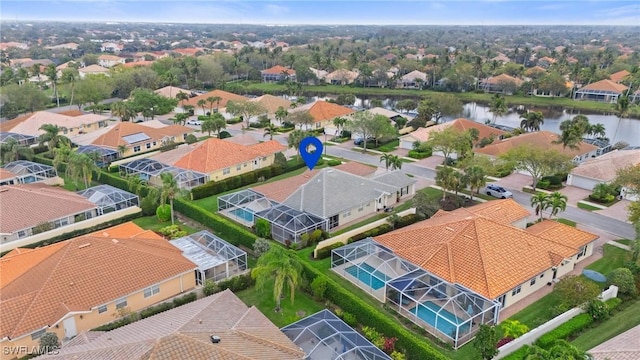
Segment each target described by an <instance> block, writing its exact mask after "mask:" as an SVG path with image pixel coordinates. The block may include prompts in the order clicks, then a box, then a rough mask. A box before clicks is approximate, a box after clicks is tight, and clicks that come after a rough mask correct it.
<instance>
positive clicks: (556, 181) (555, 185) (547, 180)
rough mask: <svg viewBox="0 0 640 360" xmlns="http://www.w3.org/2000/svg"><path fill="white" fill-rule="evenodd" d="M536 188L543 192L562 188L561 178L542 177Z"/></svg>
mask: <svg viewBox="0 0 640 360" xmlns="http://www.w3.org/2000/svg"><path fill="white" fill-rule="evenodd" d="M538 188H540V189H545V190H558V189H561V188H562V178H561V177H560V176H558V175H551V176H543V177H542V178H540V180H539V181H538Z"/></svg>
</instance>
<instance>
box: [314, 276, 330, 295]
mask: <svg viewBox="0 0 640 360" xmlns="http://www.w3.org/2000/svg"><path fill="white" fill-rule="evenodd" d="M311 291H313V296H315V297H316V298H318V299H320V300H324V294H325V293H326V292H327V278H325V277H317V278H315V279H313V281H312V282H311Z"/></svg>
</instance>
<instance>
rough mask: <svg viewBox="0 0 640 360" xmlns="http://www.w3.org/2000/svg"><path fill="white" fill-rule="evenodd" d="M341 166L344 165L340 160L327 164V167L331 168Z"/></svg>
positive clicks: (330, 161)
mask: <svg viewBox="0 0 640 360" xmlns="http://www.w3.org/2000/svg"><path fill="white" fill-rule="evenodd" d="M340 164H342V161H340V160H329V161H328V162H327V165H329V166H338V165H340Z"/></svg>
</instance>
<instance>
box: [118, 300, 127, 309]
mask: <svg viewBox="0 0 640 360" xmlns="http://www.w3.org/2000/svg"><path fill="white" fill-rule="evenodd" d="M125 306H127V299H126V298H122V299H118V300H116V309H122V308H123V307H125Z"/></svg>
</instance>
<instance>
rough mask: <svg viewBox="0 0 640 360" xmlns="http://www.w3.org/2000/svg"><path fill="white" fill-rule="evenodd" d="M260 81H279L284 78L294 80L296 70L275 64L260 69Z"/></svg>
mask: <svg viewBox="0 0 640 360" xmlns="http://www.w3.org/2000/svg"><path fill="white" fill-rule="evenodd" d="M260 74H262V82H280V81H285V80H291V81H295V80H296V71H295V70H293V69H289V68H286V67H284V66H282V65H275V66H272V67H270V68H268V69H266V70H262V71H260Z"/></svg>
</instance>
